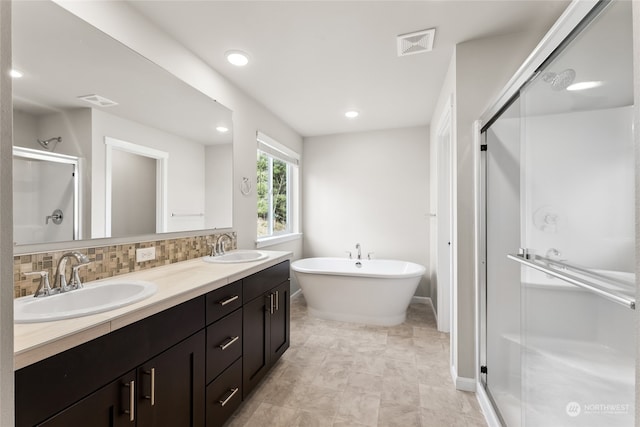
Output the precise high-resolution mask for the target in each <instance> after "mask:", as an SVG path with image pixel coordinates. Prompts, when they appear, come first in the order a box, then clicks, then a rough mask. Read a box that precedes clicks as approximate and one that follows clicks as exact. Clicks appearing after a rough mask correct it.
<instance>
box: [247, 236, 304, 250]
mask: <svg viewBox="0 0 640 427" xmlns="http://www.w3.org/2000/svg"><path fill="white" fill-rule="evenodd" d="M299 239H302V233H291V234H283V235H281V236H273V237H264V238H262V239H259V240H256V249H260V248H266V247H267V246H273V245H279V244H280V243H284V242H290V241H292V240H299Z"/></svg>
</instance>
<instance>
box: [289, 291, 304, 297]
mask: <svg viewBox="0 0 640 427" xmlns="http://www.w3.org/2000/svg"><path fill="white" fill-rule="evenodd" d="M301 293H302V289H298V290H297V291H295V292H294V293H292V294H291V297H290V298H293V297H295V296H297V295H299V294H301Z"/></svg>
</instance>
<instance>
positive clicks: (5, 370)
mask: <svg viewBox="0 0 640 427" xmlns="http://www.w3.org/2000/svg"><path fill="white" fill-rule="evenodd" d="M10 68H11V2H8V1H0V283H3V284H8V283H11V282H12V281H13V198H12V187H13V186H12V178H11V173H12V171H11V160H12V158H13V156H12V135H11V128H12V100H11V81H10V77H9V70H10ZM13 406H14V404H13V288H12V287H10V286H0V425H2V426H12V425H13V424H14V408H13Z"/></svg>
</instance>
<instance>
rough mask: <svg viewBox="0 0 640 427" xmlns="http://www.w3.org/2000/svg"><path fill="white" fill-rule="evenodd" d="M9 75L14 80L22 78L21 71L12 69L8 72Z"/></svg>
mask: <svg viewBox="0 0 640 427" xmlns="http://www.w3.org/2000/svg"><path fill="white" fill-rule="evenodd" d="M9 75H10V76H11V77H13V78H14V79H19V78H20V77H22V76H24V74H23V73H22V71H18V70H16V69H12V70H11V71H9Z"/></svg>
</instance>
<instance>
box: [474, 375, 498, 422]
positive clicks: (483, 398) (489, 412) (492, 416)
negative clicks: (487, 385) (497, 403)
mask: <svg viewBox="0 0 640 427" xmlns="http://www.w3.org/2000/svg"><path fill="white" fill-rule="evenodd" d="M476 398H477V399H478V403H479V404H480V409H481V410H482V415H484V419H485V421H486V422H487V425H488V426H489V427H501V426H502V424H501V423H500V420H499V419H498V416H497V415H496V412H495V411H494V410H493V405H491V401H490V400H489V396H487V393H486V392H485V391H484V387H482V385H481V384H477V383H476Z"/></svg>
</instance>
